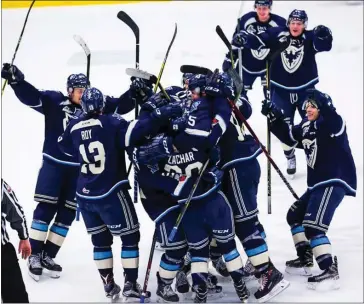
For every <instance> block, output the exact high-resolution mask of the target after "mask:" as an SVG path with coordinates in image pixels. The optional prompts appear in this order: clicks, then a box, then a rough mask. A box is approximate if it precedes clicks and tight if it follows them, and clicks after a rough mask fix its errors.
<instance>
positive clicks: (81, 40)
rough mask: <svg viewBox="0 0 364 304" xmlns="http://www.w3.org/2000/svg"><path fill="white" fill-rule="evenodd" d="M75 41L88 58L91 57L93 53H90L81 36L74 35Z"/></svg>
mask: <svg viewBox="0 0 364 304" xmlns="http://www.w3.org/2000/svg"><path fill="white" fill-rule="evenodd" d="M73 39H74V40H75V41H76V42H77V43H78V44H79V45H80V46H81V47H82V48H83V50H84V52H85V54H86V56H90V55H91V51H90V49H89V47H88V46H87V44H86V42H85V40H83V38H82V37H81V36H79V35H73Z"/></svg>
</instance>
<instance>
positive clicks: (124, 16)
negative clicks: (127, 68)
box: [117, 11, 140, 119]
mask: <svg viewBox="0 0 364 304" xmlns="http://www.w3.org/2000/svg"><path fill="white" fill-rule="evenodd" d="M117 17H118V18H119V19H120V20H121V21H122V22H124V23H125V24H126V25H127V26H128V27H129V28H130V29H131V30H132V31H133V33H134V36H135V68H136V69H139V54H140V33H139V27H138V25H137V24H136V23H135V22H134V20H133V19H131V17H130V16H129V15H128V14H127V13H125V12H123V11H120V12H118V14H117ZM138 112H139V108H138V104H137V102H136V100H135V119H136V118H137V117H138Z"/></svg>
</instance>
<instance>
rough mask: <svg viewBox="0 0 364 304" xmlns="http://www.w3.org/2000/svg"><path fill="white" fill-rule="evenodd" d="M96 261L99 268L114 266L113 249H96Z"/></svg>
mask: <svg viewBox="0 0 364 304" xmlns="http://www.w3.org/2000/svg"><path fill="white" fill-rule="evenodd" d="M94 261H95V263H96V266H97V268H98V269H108V268H113V264H114V260H113V255H112V251H111V249H110V250H107V251H94Z"/></svg>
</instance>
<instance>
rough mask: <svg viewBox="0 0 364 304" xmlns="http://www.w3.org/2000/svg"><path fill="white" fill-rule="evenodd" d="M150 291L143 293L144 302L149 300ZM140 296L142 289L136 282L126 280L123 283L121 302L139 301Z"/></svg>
mask: <svg viewBox="0 0 364 304" xmlns="http://www.w3.org/2000/svg"><path fill="white" fill-rule="evenodd" d="M150 295H151V294H150V291H147V292H146V293H145V295H143V297H144V302H146V303H148V302H150ZM141 297H142V289H141V287H140V285H139V284H138V283H136V282H134V283H133V282H130V281H127V282H125V284H124V289H123V299H122V300H123V302H128V303H139V302H140V298H141Z"/></svg>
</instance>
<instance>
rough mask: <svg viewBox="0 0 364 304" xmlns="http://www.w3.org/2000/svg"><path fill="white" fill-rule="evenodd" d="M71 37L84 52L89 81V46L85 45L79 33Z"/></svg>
mask: <svg viewBox="0 0 364 304" xmlns="http://www.w3.org/2000/svg"><path fill="white" fill-rule="evenodd" d="M73 39H74V40H75V41H76V42H77V43H78V44H79V45H80V46H81V47H82V49H83V51H84V52H85V54H86V58H87V68H86V76H87V80H88V81H89V83H90V64H91V51H90V49H89V47H88V46H87V44H86V42H85V40H83V38H82V37H81V36H79V35H73Z"/></svg>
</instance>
